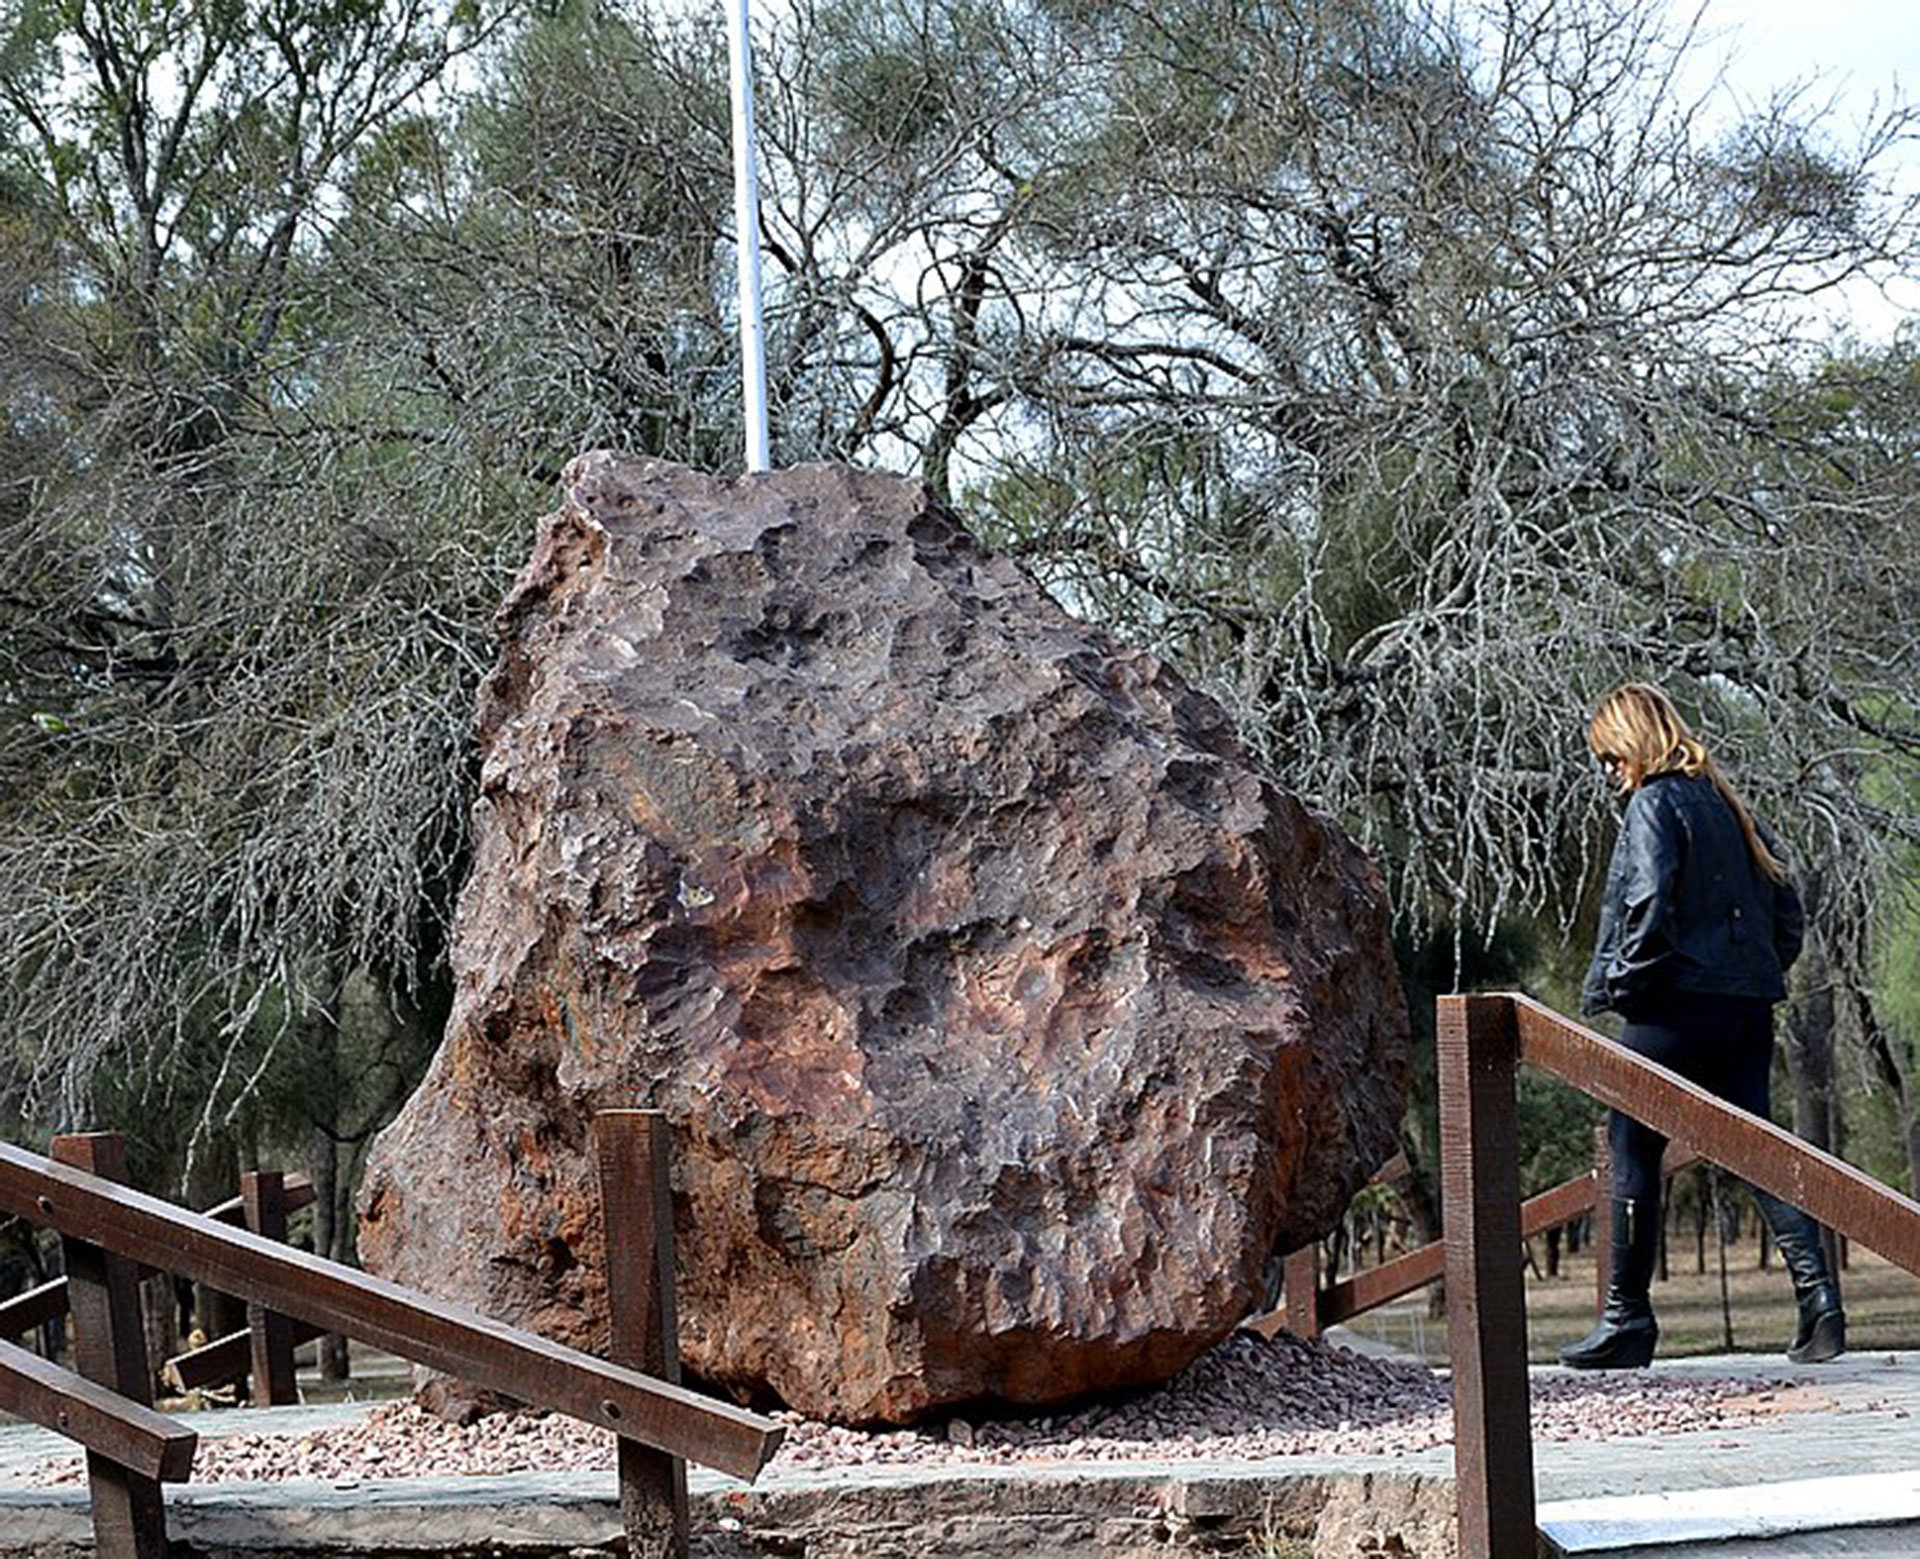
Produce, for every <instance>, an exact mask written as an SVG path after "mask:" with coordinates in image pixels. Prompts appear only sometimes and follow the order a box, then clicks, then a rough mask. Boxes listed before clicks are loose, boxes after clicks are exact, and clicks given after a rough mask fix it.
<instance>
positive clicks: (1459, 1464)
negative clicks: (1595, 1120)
mask: <svg viewBox="0 0 1920 1559" xmlns="http://www.w3.org/2000/svg"><path fill="white" fill-rule="evenodd" d="M1439 1005H1440V1012H1439V1083H1440V1181H1441V1189H1442V1199H1443V1204H1444V1208H1445V1215H1446V1248H1447V1349H1448V1354H1449V1357H1450V1358H1451V1360H1452V1364H1453V1431H1454V1432H1453V1442H1454V1451H1453V1457H1454V1487H1455V1491H1456V1499H1457V1502H1458V1511H1459V1522H1460V1532H1459V1543H1460V1552H1461V1553H1462V1554H1465V1555H1472V1556H1473V1559H1534V1556H1535V1554H1536V1553H1537V1551H1538V1548H1539V1537H1538V1533H1537V1530H1536V1528H1535V1524H1534V1488H1533V1439H1532V1423H1531V1420H1530V1417H1529V1412H1528V1387H1527V1313H1526V1305H1527V1301H1526V1287H1525V1282H1526V1279H1525V1273H1524V1270H1523V1268H1522V1265H1521V1259H1520V1250H1521V1243H1520V1163H1519V1160H1520V1137H1519V1126H1518V1116H1517V1112H1516V1108H1515V1101H1514V1068H1515V1065H1516V1063H1517V1062H1518V1059H1519V1029H1518V1025H1517V1024H1516V1022H1515V1019H1514V1015H1513V1008H1512V1004H1511V1003H1510V1002H1509V1001H1508V1000H1506V999H1505V998H1502V997H1497V996H1443V997H1441V998H1440V1004H1439Z"/></svg>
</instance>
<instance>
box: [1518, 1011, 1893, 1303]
mask: <svg viewBox="0 0 1920 1559" xmlns="http://www.w3.org/2000/svg"><path fill="white" fill-rule="evenodd" d="M1506 1000H1508V1001H1510V1002H1512V1004H1513V1012H1514V1017H1515V1020H1516V1023H1517V1026H1518V1029H1519V1043H1520V1059H1521V1060H1523V1061H1526V1062H1528V1063H1530V1064H1531V1065H1534V1066H1537V1067H1539V1068H1540V1069H1541V1070H1542V1071H1546V1072H1551V1073H1552V1074H1553V1075H1554V1076H1556V1077H1558V1078H1560V1079H1562V1080H1563V1081H1565V1082H1569V1083H1572V1084H1573V1085H1574V1086H1575V1087H1576V1088H1580V1089H1582V1090H1584V1091H1585V1092H1587V1093H1590V1094H1592V1095H1593V1097H1594V1098H1596V1099H1598V1100H1599V1101H1600V1102H1601V1103H1602V1104H1608V1105H1612V1106H1613V1108H1615V1109H1617V1110H1620V1111H1622V1112H1624V1113H1625V1114H1628V1115H1631V1116H1632V1117H1633V1118H1634V1119H1635V1120H1637V1121H1641V1122H1644V1123H1645V1124H1646V1125H1648V1126H1651V1127H1652V1128H1653V1129H1654V1130H1655V1131H1657V1132H1660V1133H1661V1134H1662V1135H1663V1136H1668V1137H1677V1138H1680V1139H1682V1140H1684V1141H1685V1142H1687V1143H1689V1144H1690V1145H1692V1146H1693V1147H1694V1148H1695V1149H1696V1150H1697V1151H1698V1152H1699V1154H1700V1156H1701V1157H1702V1158H1705V1159H1709V1160H1711V1161H1712V1162H1713V1163H1716V1164H1718V1165H1719V1166H1720V1167H1721V1168H1722V1169H1729V1170H1732V1171H1733V1173H1734V1174H1736V1175H1738V1176H1740V1177H1741V1178H1742V1179H1743V1180H1748V1181H1751V1182H1752V1183H1753V1184H1754V1185H1757V1186H1759V1187H1760V1189H1761V1190H1763V1191H1771V1192H1772V1193H1773V1194H1774V1195H1775V1196H1778V1197H1782V1198H1784V1199H1785V1200H1787V1201H1789V1202H1792V1203H1793V1204H1794V1205H1795V1206H1796V1207H1800V1208H1804V1209H1805V1210H1806V1211H1807V1212H1809V1213H1811V1214H1812V1215H1813V1216H1814V1217H1815V1218H1816V1219H1818V1220H1819V1221H1820V1222H1821V1223H1824V1224H1826V1225H1827V1226H1828V1227H1830V1228H1832V1229H1834V1230H1836V1231H1837V1232H1839V1233H1841V1234H1844V1235H1845V1236H1846V1237H1847V1238H1848V1239H1850V1240H1858V1241H1859V1242H1860V1243H1861V1244H1862V1245H1864V1246H1866V1247H1867V1248H1868V1249H1869V1250H1873V1251H1877V1252H1878V1253H1879V1254H1880V1255H1882V1256H1885V1257H1886V1258H1887V1260H1889V1261H1891V1262H1893V1263H1894V1264H1895V1265H1896V1266H1899V1267H1904V1268H1905V1269H1906V1270H1907V1271H1908V1272H1912V1273H1916V1274H1920V1204H1917V1203H1915V1202H1913V1201H1911V1200H1909V1199H1908V1198H1907V1197H1904V1196H1902V1195H1901V1194H1900V1193H1899V1192H1898V1191H1896V1190H1894V1189H1893V1188H1892V1187H1891V1186H1886V1185H1882V1184H1881V1183H1880V1182H1879V1181H1878V1180H1875V1179H1874V1178H1873V1177H1872V1176H1871V1175H1868V1174H1863V1173H1862V1172H1861V1171H1860V1170H1858V1169H1855V1168H1854V1167H1853V1165H1851V1164H1849V1163H1847V1162H1845V1161H1844V1160H1843V1159H1838V1158H1835V1157H1834V1156H1833V1155H1832V1154H1831V1153H1823V1152H1822V1151H1821V1150H1820V1149H1819V1148H1816V1147H1813V1146H1812V1145H1810V1144H1809V1143H1806V1142H1803V1141H1802V1140H1801V1139H1800V1138H1798V1137H1796V1136H1795V1135H1794V1134H1793V1133H1792V1132H1790V1131H1787V1130H1785V1129H1784V1128H1782V1127H1779V1126H1776V1125H1775V1124H1774V1123H1773V1122H1772V1121H1769V1120H1762V1119H1761V1118H1760V1117H1759V1116H1757V1115H1749V1114H1748V1113H1747V1112H1746V1111H1745V1110H1743V1109H1741V1108H1739V1106H1737V1105H1732V1104H1728V1103H1727V1102H1726V1101H1725V1100H1724V1099H1720V1098H1716V1097H1715V1096H1714V1095H1713V1094H1711V1093H1708V1092H1707V1090H1706V1089H1704V1088H1702V1087H1700V1086H1699V1084H1697V1083H1690V1082H1688V1081H1687V1080H1686V1079H1685V1078H1684V1077H1682V1076H1680V1074H1679V1073H1677V1072H1672V1071H1669V1070H1668V1069H1667V1068H1666V1067H1664V1066H1660V1065H1657V1064H1656V1063H1654V1062H1652V1061H1649V1060H1647V1059H1646V1058H1645V1057H1644V1056H1639V1055H1635V1054H1634V1053H1633V1052H1632V1051H1631V1050H1629V1049H1627V1048H1626V1046H1624V1045H1620V1044H1616V1043H1615V1042H1614V1041H1613V1040H1610V1039H1608V1038H1607V1037H1606V1036H1605V1035H1604V1034H1596V1033H1595V1032H1594V1031H1593V1030H1592V1029H1589V1028H1586V1027H1584V1026H1583V1025H1581V1024H1578V1023H1575V1022H1574V1021H1573V1020H1572V1019H1570V1018H1565V1017H1562V1016H1561V1015H1560V1014H1559V1013H1557V1012H1555V1011H1554V1010H1553V1009H1552V1008H1551V1007H1548V1006H1544V1005H1542V1004H1541V1003H1540V1002H1537V1001H1535V1000H1533V998H1532V997H1529V996H1510V997H1507V998H1506Z"/></svg>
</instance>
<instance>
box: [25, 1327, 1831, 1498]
mask: <svg viewBox="0 0 1920 1559" xmlns="http://www.w3.org/2000/svg"><path fill="white" fill-rule="evenodd" d="M1783 1393H1784V1394H1787V1395H1788V1396H1789V1397H1791V1396H1792V1395H1793V1393H1792V1389H1791V1386H1790V1383H1789V1382H1787V1381H1784V1380H1782V1381H1765V1382H1759V1383H1756V1382H1755V1381H1754V1380H1752V1379H1751V1378H1748V1379H1735V1378H1731V1377H1708V1376H1699V1375H1693V1374H1688V1375H1687V1376H1685V1377H1680V1376H1668V1375H1660V1374H1649V1373H1643V1372H1640V1371H1629V1372H1624V1373H1619V1374H1610V1373H1596V1374H1591V1375H1569V1376H1547V1377H1536V1378H1535V1380H1534V1382H1533V1433H1534V1437H1535V1438H1536V1439H1539V1440H1603V1439H1615V1438H1629V1437H1637V1436H1644V1435H1668V1434H1679V1433H1684V1432H1687V1431H1700V1430H1724V1429H1734V1428H1738V1427H1741V1426H1743V1425H1746V1424H1751V1423H1754V1422H1757V1421H1759V1420H1762V1419H1765V1418H1769V1417H1772V1416H1775V1415H1777V1414H1778V1413H1779V1412H1780V1411H1782V1409H1783V1408H1784V1407H1785V1406H1786V1405H1787V1402H1786V1401H1783V1400H1782V1396H1783ZM1798 1405H1799V1406H1801V1407H1802V1408H1804V1407H1806V1406H1810V1405H1812V1404H1806V1403H1800V1404H1798ZM774 1416H775V1417H776V1418H778V1419H779V1421H780V1422H781V1423H783V1424H784V1425H785V1426H786V1430H787V1435H786V1442H785V1444H784V1445H783V1446H782V1447H781V1449H780V1453H779V1455H778V1456H777V1457H776V1458H775V1459H774V1461H773V1463H772V1466H773V1467H774V1468H775V1469H776V1470H777V1469H779V1468H783V1467H807V1468H831V1467H844V1466H855V1465H871V1464H889V1465H898V1464H901V1463H915V1464H922V1465H956V1464H962V1463H973V1464H979V1463H1002V1464H1005V1463H1019V1462H1036V1461H1095V1462H1101V1461H1113V1462H1120V1461H1129V1460H1139V1459H1147V1458H1153V1459H1184V1458H1205V1459H1210V1460H1257V1459H1261V1458H1266V1457H1273V1456H1296V1455H1303V1454H1320V1455H1341V1456H1356V1455H1358V1456H1392V1455H1396V1454H1401V1453H1405V1452H1409V1451H1418V1450H1424V1449H1426V1448H1427V1447H1429V1446H1436V1445H1445V1444H1448V1443H1449V1442H1450V1441H1451V1439H1452V1437H1453V1413H1452V1409H1451V1405H1450V1399H1449V1394H1448V1387H1447V1383H1446V1382H1445V1381H1444V1380H1443V1379H1441V1378H1440V1377H1439V1376H1437V1375H1435V1374H1434V1373H1433V1372H1432V1371H1430V1370H1427V1369H1425V1368H1422V1367H1421V1366H1419V1365H1413V1364H1403V1363H1397V1362H1390V1361H1386V1360H1381V1359H1374V1358H1367V1357H1363V1356H1362V1355H1360V1354H1357V1353H1353V1352H1351V1351H1349V1350H1348V1349H1345V1348H1341V1347H1338V1346H1333V1345H1329V1344H1327V1343H1325V1342H1320V1341H1315V1342H1303V1341H1301V1340H1300V1339H1298V1338H1295V1337H1292V1336H1289V1335H1288V1334H1286V1333H1284V1332H1282V1333H1280V1334H1278V1335H1277V1336H1276V1337H1275V1338H1274V1339H1273V1340H1272V1341H1264V1340H1262V1339H1261V1338H1259V1337H1257V1336H1252V1335H1249V1334H1246V1333H1240V1334H1236V1335H1235V1336H1234V1337H1232V1338H1230V1339H1229V1340H1228V1341H1226V1342H1224V1343H1222V1344H1221V1345H1220V1346H1219V1347H1218V1348H1216V1349H1214V1350H1213V1351H1212V1352H1211V1353H1208V1354H1206V1355H1205V1356H1203V1357H1202V1358H1200V1359H1198V1360H1196V1361H1195V1362H1194V1363H1193V1364H1192V1365H1190V1366H1189V1367H1188V1368H1187V1369H1186V1370H1185V1371H1184V1372H1182V1373H1181V1374H1180V1375H1179V1376H1177V1377H1176V1378H1175V1379H1173V1380H1172V1381H1170V1382H1168V1383H1167V1384H1166V1385H1165V1386H1163V1387H1160V1388H1158V1389H1156V1390H1153V1391H1145V1392H1141V1393H1138V1394H1136V1395H1133V1396H1131V1397H1128V1398H1126V1399H1124V1400H1114V1401H1109V1402H1103V1403H1096V1404H1092V1405H1088V1406H1084V1407H1081V1408H1079V1409H1077V1410H1074V1411H1070V1412H1061V1413H1055V1414H1052V1415H1049V1416H1046V1417H1035V1418H1024V1419H1018V1418H1008V1419H981V1418H973V1417H967V1418H953V1419H950V1420H948V1421H947V1422H945V1423H943V1424H939V1425H930V1426H926V1427H923V1428H919V1429H906V1430H893V1431H886V1432H872V1431H865V1430H856V1429H843V1428H837V1427H835V1426H833V1425H830V1424H822V1423H816V1422H814V1421H812V1420H809V1419H805V1418H802V1417H800V1416H799V1415H798V1414H794V1413H778V1414H775V1415H774ZM613 1465H614V1441H613V1436H612V1435H610V1434H608V1433H607V1432H606V1431H604V1430H600V1429H595V1428H592V1427H591V1426H589V1425H586V1424H583V1423H580V1422H579V1421H578V1420H576V1419H572V1418H567V1417H564V1416H561V1415H557V1414H556V1415H551V1416H543V1415H540V1414H535V1413H509V1414H500V1415H496V1416H495V1417H492V1418H488V1419H485V1420H483V1421H481V1422H480V1423H477V1424H473V1425H470V1426H467V1427H464V1428H462V1427H460V1426H458V1425H454V1424H450V1423H447V1422H445V1421H444V1420H441V1419H437V1418H434V1417H432V1416H430V1415H429V1414H426V1413H424V1412H422V1411H421V1410H420V1409H418V1408H417V1407H415V1406H414V1405H413V1404H412V1403H411V1402H389V1403H382V1404H380V1405H379V1406H377V1407H375V1408H373V1409H372V1410H371V1411H370V1412H369V1414H368V1416H367V1417H366V1418H365V1419H363V1420H360V1421H359V1422H356V1423H353V1424H348V1425H343V1426H340V1427H337V1428H332V1429H325V1430H317V1431H314V1432H312V1433H308V1434H285V1433H281V1434H234V1435H215V1436H213V1437H208V1438H203V1439H202V1440H201V1442H200V1448H199V1453H198V1455H197V1456H196V1457H195V1459H194V1466H193V1478H194V1481H195V1482H196V1483H222V1482H229V1481H241V1480H245V1481H252V1480H278V1479H288V1478H301V1479H310V1480H316V1481H320V1482H328V1483H336V1484H337V1483H348V1482H357V1481H360V1480H364V1479H375V1478H401V1477H428V1476H435V1475H444V1474H468V1475H489V1474H504V1473H518V1472H566V1471H576V1470H578V1471H593V1470H604V1469H610V1468H611V1467H612V1466H613ZM82 1477H83V1468H82V1464H81V1462H80V1460H79V1459H78V1458H77V1457H73V1458H59V1459H55V1460H50V1461H47V1462H44V1463H42V1464H41V1465H40V1466H39V1467H38V1468H36V1469H34V1471H33V1472H32V1473H31V1474H29V1478H30V1481H32V1482H34V1483H38V1484H43V1485H56V1484H68V1483H77V1482H79V1481H80V1480H81V1478H82Z"/></svg>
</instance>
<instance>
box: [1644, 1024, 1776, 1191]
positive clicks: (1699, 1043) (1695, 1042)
mask: <svg viewBox="0 0 1920 1559" xmlns="http://www.w3.org/2000/svg"><path fill="white" fill-rule="evenodd" d="M1621 1015H1622V1016H1623V1017H1625V1019H1626V1027H1625V1028H1624V1029H1622V1030H1621V1034H1620V1042H1621V1043H1622V1044H1624V1045H1625V1046H1626V1047H1627V1048H1628V1049H1629V1050H1631V1051H1633V1052H1634V1053H1635V1054H1637V1055H1643V1056H1645V1057H1646V1058H1647V1059H1648V1060H1649V1061H1657V1062H1659V1063H1660V1065H1662V1066H1664V1067H1667V1068H1669V1069H1671V1070H1673V1071H1675V1072H1678V1073H1679V1074H1680V1075H1681V1076H1682V1077H1684V1078H1686V1079H1687V1080H1688V1081H1689V1082H1694V1083H1698V1084H1699V1085H1700V1086H1701V1087H1702V1088H1705V1089H1707V1090H1708V1091H1709V1092H1711V1093H1715V1094H1718V1095H1719V1096H1720V1097H1721V1098H1722V1099H1725V1100H1726V1101H1727V1103H1729V1104H1737V1105H1739V1106H1740V1108H1741V1109H1743V1110H1750V1111H1752V1112H1753V1113H1754V1114H1755V1115H1758V1116H1760V1117H1761V1118H1762V1119H1771V1118H1772V1105H1771V1102H1770V1086H1769V1085H1770V1082H1771V1077H1772V1072H1773V1004H1772V1003H1771V1002H1769V1001H1766V1000H1763V999H1762V998H1760V997H1755V996H1699V995H1695V994H1694V993H1692V992H1690V991H1665V992H1660V993H1658V994H1654V995H1647V996H1641V997H1637V998H1635V999H1634V1000H1633V1001H1631V1002H1624V1003H1622V1013H1621ZM1607 1141H1608V1143H1609V1145H1610V1146H1611V1148H1612V1150H1613V1194H1614V1195H1615V1196H1623V1197H1627V1198H1630V1199H1631V1200H1634V1201H1652V1200H1653V1199H1654V1198H1656V1197H1658V1196H1659V1194H1660V1155H1661V1154H1662V1153H1663V1152H1665V1151H1666V1146H1667V1139H1666V1138H1665V1137H1663V1136H1661V1135H1660V1133H1659V1132H1657V1131H1655V1130H1654V1129H1653V1128H1652V1127H1651V1126H1643V1125H1641V1124H1640V1122H1638V1121H1636V1120H1633V1119H1632V1118H1630V1117H1629V1116H1625V1115H1622V1114H1621V1113H1620V1112H1619V1111H1618V1110H1615V1111H1613V1112H1612V1115H1611V1116H1610V1118H1609V1119H1608V1122H1607Z"/></svg>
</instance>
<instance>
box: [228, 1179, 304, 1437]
mask: <svg viewBox="0 0 1920 1559" xmlns="http://www.w3.org/2000/svg"><path fill="white" fill-rule="evenodd" d="M240 1201H241V1205H242V1207H243V1209H244V1210H245V1213H246V1220H247V1228H248V1229H249V1230H250V1231H251V1232H252V1233H254V1234H257V1235H259V1236H261V1238H263V1239H269V1240H275V1241H278V1242H279V1243H280V1244H282V1245H284V1244H286V1242H287V1197H286V1177H285V1176H284V1175H282V1174H281V1172H280V1171H279V1170H277V1169H252V1170H248V1171H247V1172H246V1173H245V1174H243V1175H241V1177H240ZM247 1332H248V1335H249V1336H250V1337H251V1338H252V1341H253V1346H252V1350H251V1353H250V1358H251V1360H252V1367H251V1369H250V1370H249V1371H248V1374H249V1376H250V1377H251V1384H252V1395H253V1405H254V1406H255V1407H286V1406H289V1405H291V1404H293V1403H295V1402H298V1401H299V1400H300V1391H299V1387H298V1386H297V1385H296V1384H295V1382H294V1372H293V1322H292V1321H291V1320H289V1319H288V1318H287V1317H286V1316H284V1315H278V1314H276V1313H275V1312H273V1311H271V1310H269V1309H268V1308H267V1307H266V1306H265V1305H261V1304H249V1305H248V1306H247Z"/></svg>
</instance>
